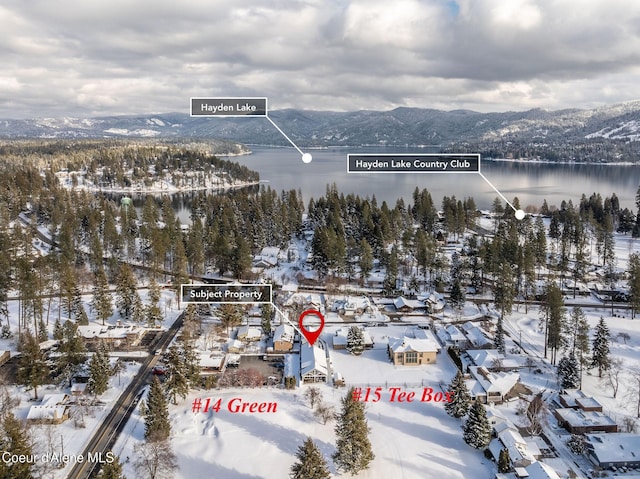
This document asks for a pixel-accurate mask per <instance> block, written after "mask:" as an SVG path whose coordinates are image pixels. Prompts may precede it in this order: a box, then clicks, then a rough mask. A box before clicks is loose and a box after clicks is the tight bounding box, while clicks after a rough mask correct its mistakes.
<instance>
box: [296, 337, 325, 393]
mask: <svg viewBox="0 0 640 479" xmlns="http://www.w3.org/2000/svg"><path fill="white" fill-rule="evenodd" d="M328 376H329V368H328V367H327V355H326V353H325V352H324V350H322V349H320V348H318V347H316V346H311V345H309V344H308V343H302V344H301V345H300V378H301V379H302V382H303V383H324V382H327V377H328Z"/></svg>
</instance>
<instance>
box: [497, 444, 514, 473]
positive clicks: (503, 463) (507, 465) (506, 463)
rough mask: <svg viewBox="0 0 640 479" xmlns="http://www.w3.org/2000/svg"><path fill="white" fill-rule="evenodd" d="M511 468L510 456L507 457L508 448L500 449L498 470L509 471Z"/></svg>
mask: <svg viewBox="0 0 640 479" xmlns="http://www.w3.org/2000/svg"><path fill="white" fill-rule="evenodd" d="M510 470H511V458H510V457H509V450H508V449H502V450H500V456H499V457H498V472H502V473H505V472H509V471H510Z"/></svg>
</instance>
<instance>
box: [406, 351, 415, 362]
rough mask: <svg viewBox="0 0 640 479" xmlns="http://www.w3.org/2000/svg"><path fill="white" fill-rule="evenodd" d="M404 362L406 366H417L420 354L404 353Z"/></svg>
mask: <svg viewBox="0 0 640 479" xmlns="http://www.w3.org/2000/svg"><path fill="white" fill-rule="evenodd" d="M404 362H405V363H406V364H416V363H417V362H418V353H414V352H411V353H404Z"/></svg>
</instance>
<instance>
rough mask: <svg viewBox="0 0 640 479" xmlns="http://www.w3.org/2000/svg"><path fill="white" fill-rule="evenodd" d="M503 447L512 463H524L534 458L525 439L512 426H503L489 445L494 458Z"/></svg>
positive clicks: (498, 455) (497, 456)
mask: <svg viewBox="0 0 640 479" xmlns="http://www.w3.org/2000/svg"><path fill="white" fill-rule="evenodd" d="M503 448H504V449H507V451H508V452H509V458H510V459H511V461H512V462H513V463H514V464H520V465H526V464H530V463H532V462H534V461H535V460H536V458H535V457H533V455H532V454H531V452H530V451H529V449H528V447H527V443H526V441H525V440H524V438H523V437H522V435H521V434H520V433H519V432H518V430H517V429H515V428H514V427H507V428H504V429H503V430H502V431H500V433H498V437H497V438H496V439H494V440H493V441H491V444H490V445H489V449H490V450H491V453H492V454H493V456H494V457H495V458H496V460H497V459H498V458H499V457H500V451H501V450H502V449H503Z"/></svg>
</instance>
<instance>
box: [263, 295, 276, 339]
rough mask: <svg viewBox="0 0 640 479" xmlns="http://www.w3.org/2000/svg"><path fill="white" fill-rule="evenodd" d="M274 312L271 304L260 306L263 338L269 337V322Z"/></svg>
mask: <svg viewBox="0 0 640 479" xmlns="http://www.w3.org/2000/svg"><path fill="white" fill-rule="evenodd" d="M273 315H274V310H273V307H272V306H271V303H265V304H263V305H261V306H260V316H261V318H262V319H261V320H260V326H261V327H262V333H263V334H264V335H265V336H271V321H272V320H273Z"/></svg>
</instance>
